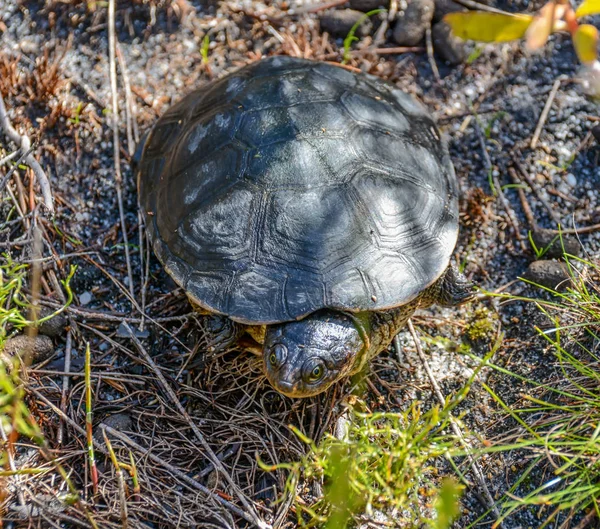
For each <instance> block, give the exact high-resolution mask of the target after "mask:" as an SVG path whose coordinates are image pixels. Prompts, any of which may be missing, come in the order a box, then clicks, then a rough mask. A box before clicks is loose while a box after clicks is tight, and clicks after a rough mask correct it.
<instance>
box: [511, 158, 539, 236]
mask: <svg viewBox="0 0 600 529" xmlns="http://www.w3.org/2000/svg"><path fill="white" fill-rule="evenodd" d="M508 174H509V175H510V178H511V180H512V181H513V184H516V185H517V186H520V185H522V184H523V182H522V181H521V179H520V178H519V176H518V175H517V173H516V171H515V170H514V169H513V168H512V167H509V168H508ZM517 192H518V193H519V199H520V200H521V206H522V207H523V213H525V218H527V223H528V224H529V227H530V228H531V229H532V230H535V229H537V222H536V221H535V217H534V216H533V212H532V211H531V207H530V206H529V202H527V197H526V196H525V191H524V190H523V188H522V187H517Z"/></svg>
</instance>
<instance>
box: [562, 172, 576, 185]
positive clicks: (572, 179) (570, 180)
mask: <svg viewBox="0 0 600 529" xmlns="http://www.w3.org/2000/svg"><path fill="white" fill-rule="evenodd" d="M565 180H566V182H567V184H568V185H570V186H571V187H576V186H577V178H575V175H574V174H573V173H569V174H568V175H567V176H566V178H565Z"/></svg>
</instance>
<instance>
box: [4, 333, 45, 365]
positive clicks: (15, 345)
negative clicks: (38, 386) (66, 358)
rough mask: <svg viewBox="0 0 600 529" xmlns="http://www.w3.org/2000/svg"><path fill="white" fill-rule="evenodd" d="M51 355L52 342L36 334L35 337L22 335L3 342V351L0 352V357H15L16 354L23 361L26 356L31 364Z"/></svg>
mask: <svg viewBox="0 0 600 529" xmlns="http://www.w3.org/2000/svg"><path fill="white" fill-rule="evenodd" d="M53 353H54V346H53V344H52V340H51V339H50V338H49V337H48V336H44V335H43V334H38V335H37V336H34V337H29V336H25V335H24V334H19V335H18V336H13V337H12V338H9V339H8V340H6V342H4V350H3V351H2V352H1V354H0V356H1V355H6V356H15V355H17V354H18V355H19V356H20V357H21V358H23V359H24V358H25V357H26V356H27V355H30V359H29V360H30V362H31V363H32V364H37V363H39V362H43V361H44V360H47V359H48V358H50V356H52V354H53Z"/></svg>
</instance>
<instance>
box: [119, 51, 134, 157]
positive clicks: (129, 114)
mask: <svg viewBox="0 0 600 529" xmlns="http://www.w3.org/2000/svg"><path fill="white" fill-rule="evenodd" d="M116 51H117V59H118V61H119V69H120V70H121V75H122V76H123V86H124V87H125V102H126V105H125V120H126V122H127V152H128V153H129V156H133V153H134V152H135V140H134V138H133V119H134V118H133V105H132V103H131V101H132V97H131V84H130V83H129V73H128V72H127V67H126V65H125V59H124V58H123V53H121V46H119V43H118V42H117V43H116Z"/></svg>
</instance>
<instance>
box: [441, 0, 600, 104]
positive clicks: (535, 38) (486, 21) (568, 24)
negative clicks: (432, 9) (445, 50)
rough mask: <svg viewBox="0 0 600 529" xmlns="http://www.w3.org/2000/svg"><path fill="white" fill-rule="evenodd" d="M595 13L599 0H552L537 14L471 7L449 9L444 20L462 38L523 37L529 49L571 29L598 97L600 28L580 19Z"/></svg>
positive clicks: (599, 10)
mask: <svg viewBox="0 0 600 529" xmlns="http://www.w3.org/2000/svg"><path fill="white" fill-rule="evenodd" d="M595 14H600V0H585V1H584V2H583V3H582V4H581V5H580V6H579V7H578V8H577V9H576V10H575V9H573V8H572V7H571V4H570V3H569V1H568V0H551V1H550V2H548V3H546V4H545V5H544V6H543V7H542V8H541V9H540V10H539V11H538V12H537V13H536V14H535V15H529V14H522V13H518V14H512V13H489V12H484V11H472V12H469V13H449V14H447V15H446V16H445V17H444V21H445V22H447V23H448V24H449V25H450V27H451V28H452V32H453V33H454V34H455V35H456V36H458V37H460V38H462V39H470V40H475V41H479V42H507V41H510V40H517V39H523V38H524V39H525V45H526V48H527V49H528V50H530V51H533V50H537V49H539V48H541V47H543V46H544V44H546V41H547V40H548V37H549V36H550V35H551V34H552V33H555V32H558V31H567V32H569V33H570V34H571V39H572V40H573V46H574V47H575V51H576V53H577V57H578V58H579V60H580V61H581V63H582V64H583V66H584V70H583V82H584V87H585V89H586V91H587V92H588V93H589V94H590V95H591V96H593V97H594V98H597V97H600V62H598V50H597V46H598V29H597V28H596V27H594V26H592V25H591V24H580V23H579V19H580V18H582V17H584V16H588V15H595Z"/></svg>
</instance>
